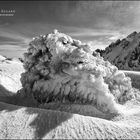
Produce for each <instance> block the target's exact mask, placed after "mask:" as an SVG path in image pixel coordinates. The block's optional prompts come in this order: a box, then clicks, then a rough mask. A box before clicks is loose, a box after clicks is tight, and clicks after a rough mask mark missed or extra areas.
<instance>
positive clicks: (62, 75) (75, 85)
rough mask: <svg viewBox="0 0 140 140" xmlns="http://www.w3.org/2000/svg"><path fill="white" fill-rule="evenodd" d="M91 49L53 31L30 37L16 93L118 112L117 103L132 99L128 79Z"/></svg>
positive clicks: (38, 98) (40, 99) (49, 100)
mask: <svg viewBox="0 0 140 140" xmlns="http://www.w3.org/2000/svg"><path fill="white" fill-rule="evenodd" d="M91 48H92V47H91V46H89V45H87V44H85V43H82V42H81V41H79V40H76V39H72V38H71V37H70V36H68V35H65V34H63V33H59V32H58V31H57V30H55V31H54V32H53V33H50V34H47V35H42V36H39V37H36V38H34V39H33V41H31V42H30V47H29V48H28V51H27V52H26V53H25V54H24V68H25V72H24V73H23V74H22V76H21V83H22V86H23V88H22V89H21V91H20V93H22V94H23V95H27V94H32V96H31V97H33V98H34V99H35V100H36V101H37V102H38V103H49V102H61V103H76V104H90V105H93V106H96V107H97V108H98V109H99V110H102V111H103V112H111V113H118V104H122V103H125V102H126V101H127V100H129V99H131V98H133V97H134V95H133V94H132V93H133V92H132V86H131V79H130V78H129V77H127V76H126V75H125V74H124V73H123V72H120V71H118V69H117V67H116V66H113V65H112V64H111V63H109V62H108V61H104V60H103V58H102V57H100V55H99V54H98V53H96V52H92V50H91Z"/></svg>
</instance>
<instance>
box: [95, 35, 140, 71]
mask: <svg viewBox="0 0 140 140" xmlns="http://www.w3.org/2000/svg"><path fill="white" fill-rule="evenodd" d="M96 51H97V52H100V54H101V56H102V57H104V59H105V60H108V61H109V62H111V63H112V64H113V65H115V66H117V67H118V69H120V70H135V71H139V70H140V33H137V32H133V33H132V34H130V35H128V36H127V37H126V38H124V39H122V40H117V41H116V42H115V43H112V44H110V45H109V46H108V47H107V48H106V49H105V50H99V49H97V50H96Z"/></svg>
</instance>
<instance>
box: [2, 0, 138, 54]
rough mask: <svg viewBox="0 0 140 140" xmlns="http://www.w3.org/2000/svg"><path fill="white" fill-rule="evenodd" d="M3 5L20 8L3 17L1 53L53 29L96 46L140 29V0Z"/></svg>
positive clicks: (15, 8) (7, 7) (37, 2)
mask: <svg viewBox="0 0 140 140" xmlns="http://www.w3.org/2000/svg"><path fill="white" fill-rule="evenodd" d="M0 9H11V10H12V9H14V10H16V13H15V15H14V16H13V17H0V53H1V52H2V53H4V52H3V51H2V50H3V49H4V47H5V45H6V46H8V45H9V47H11V48H17V46H18V48H19V49H20V48H21V51H23V50H25V49H26V48H27V46H28V43H29V41H30V40H31V38H32V37H34V36H37V35H39V34H46V33H49V32H51V31H52V30H53V29H58V30H59V31H61V32H64V33H66V34H69V35H71V36H72V37H74V38H77V39H80V40H82V41H85V42H88V43H90V44H91V45H93V47H94V48H98V47H100V48H105V47H106V46H107V45H108V44H109V43H111V42H112V41H115V40H116V39H118V38H123V37H125V36H126V35H128V34H130V33H131V32H133V31H137V32H139V31H140V1H20V2H18V1H15V2H14V1H11V2H10V1H7V2H6V1H5V2H4V1H3V2H2V1H0ZM14 51H15V50H14ZM14 51H13V54H14ZM10 53H11V54H12V52H10Z"/></svg>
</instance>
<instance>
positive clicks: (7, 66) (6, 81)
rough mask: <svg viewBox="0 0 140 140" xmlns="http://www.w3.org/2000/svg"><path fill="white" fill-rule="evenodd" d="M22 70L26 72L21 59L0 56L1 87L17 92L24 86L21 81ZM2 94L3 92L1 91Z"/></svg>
mask: <svg viewBox="0 0 140 140" xmlns="http://www.w3.org/2000/svg"><path fill="white" fill-rule="evenodd" d="M22 72H24V68H23V64H22V63H21V62H20V61H19V60H16V59H11V60H10V59H8V58H4V57H3V56H0V89H1V90H2V91H4V89H5V90H7V91H10V92H12V93H16V92H17V91H18V90H19V89H20V88H21V87H22V85H21V82H20V75H21V73H22ZM10 92H9V93H8V94H10ZM0 96H3V94H1V93H0Z"/></svg>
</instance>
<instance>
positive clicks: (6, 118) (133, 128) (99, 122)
mask: <svg viewBox="0 0 140 140" xmlns="http://www.w3.org/2000/svg"><path fill="white" fill-rule="evenodd" d="M130 106H131V109H130V108H127V109H125V114H122V115H120V116H117V117H114V118H112V119H110V120H107V119H101V118H97V117H90V116H84V115H79V114H72V113H67V112H62V111H52V110H46V109H45V110H44V109H37V108H29V107H20V106H15V105H10V104H6V103H2V102H0V138H1V139H27V138H28V139H35V138H40V139H58V138H59V139H67V138H68V139H139V138H140V105H139V103H137V104H136V103H135V105H132V103H131V104H130V105H128V107H130Z"/></svg>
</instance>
